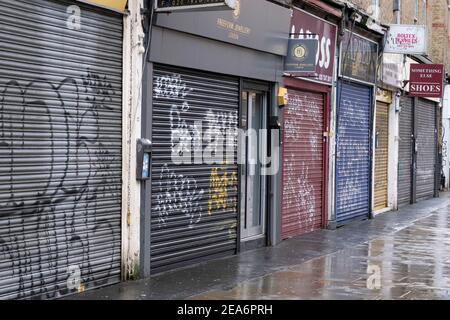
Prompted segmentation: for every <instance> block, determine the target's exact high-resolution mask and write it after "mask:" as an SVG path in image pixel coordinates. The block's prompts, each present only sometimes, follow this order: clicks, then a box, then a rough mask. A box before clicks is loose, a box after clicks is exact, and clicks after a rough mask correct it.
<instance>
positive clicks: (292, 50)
mask: <svg viewBox="0 0 450 320" xmlns="http://www.w3.org/2000/svg"><path fill="white" fill-rule="evenodd" d="M317 46H318V40H317V39H290V40H289V45H288V54H287V56H286V58H285V60H284V72H286V73H289V74H291V75H294V76H316V69H317V68H316V66H317V65H316V55H317Z"/></svg>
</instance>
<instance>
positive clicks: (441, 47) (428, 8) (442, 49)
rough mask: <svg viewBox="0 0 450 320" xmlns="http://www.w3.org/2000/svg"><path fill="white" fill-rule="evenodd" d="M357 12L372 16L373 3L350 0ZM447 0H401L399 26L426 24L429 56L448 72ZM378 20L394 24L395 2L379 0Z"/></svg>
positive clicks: (370, 0) (367, 0)
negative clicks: (357, 9) (360, 11)
mask: <svg viewBox="0 0 450 320" xmlns="http://www.w3.org/2000/svg"><path fill="white" fill-rule="evenodd" d="M348 2H351V3H353V4H354V5H356V6H357V7H358V8H359V9H361V10H362V11H364V12H366V13H369V14H370V13H371V6H372V5H373V4H374V3H375V1H373V0H350V1H348ZM449 2H450V1H449V0H428V1H424V0H418V1H417V0H402V1H401V3H402V7H401V23H402V24H418V25H427V29H428V55H429V56H430V58H431V59H432V60H433V62H434V63H443V64H445V65H446V70H447V71H450V54H449V52H448V51H449V50H450V28H449V25H450V15H449V10H448V5H449ZM379 3H380V8H379V21H380V22H381V23H383V24H391V23H395V22H396V19H395V15H394V12H393V8H394V0H379Z"/></svg>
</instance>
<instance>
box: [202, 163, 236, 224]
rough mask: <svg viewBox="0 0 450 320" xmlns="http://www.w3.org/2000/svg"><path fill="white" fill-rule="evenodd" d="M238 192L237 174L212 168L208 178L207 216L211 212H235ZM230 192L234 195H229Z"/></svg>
mask: <svg viewBox="0 0 450 320" xmlns="http://www.w3.org/2000/svg"><path fill="white" fill-rule="evenodd" d="M237 191H238V180H237V172H232V173H229V172H227V171H225V170H224V169H219V168H213V169H212V170H211V174H210V178H209V196H208V198H209V199H208V214H209V215H212V214H213V212H221V211H222V212H225V211H227V210H231V211H234V212H236V211H237V202H236V200H235V197H236V194H237ZM231 192H233V193H234V195H233V194H231Z"/></svg>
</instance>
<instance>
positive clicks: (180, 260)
mask: <svg viewBox="0 0 450 320" xmlns="http://www.w3.org/2000/svg"><path fill="white" fill-rule="evenodd" d="M153 82H154V88H153V116H152V122H153V129H152V135H153V137H152V142H153V155H152V181H151V185H152V199H151V200H152V201H151V206H152V207H151V214H152V217H151V248H150V249H151V254H150V256H151V264H150V267H151V271H152V272H153V273H156V272H160V271H164V270H167V269H171V268H175V267H178V266H182V265H187V264H191V263H193V262H196V261H202V260H205V259H209V258H213V257H218V256H224V255H230V254H233V253H235V252H236V247H237V221H238V220H237V219H238V211H237V208H238V181H237V177H238V168H237V137H236V135H235V134H236V132H237V131H236V130H237V128H238V110H239V81H238V79H236V78H228V77H224V76H219V75H215V74H208V73H200V72H194V71H187V70H182V69H175V68H169V67H163V66H156V67H155V71H154V76H153ZM199 121H200V122H199ZM211 130H212V131H211ZM202 132H203V136H204V137H208V136H210V135H212V134H213V133H214V132H219V133H226V132H231V133H232V134H231V135H228V136H227V139H226V144H227V145H228V147H229V148H231V150H232V154H233V156H232V157H231V159H230V161H228V163H223V164H222V165H217V164H212V165H208V164H205V163H204V162H203V161H202V159H201V157H200V158H198V157H197V158H195V159H194V157H191V156H190V155H191V153H190V152H192V154H194V153H195V152H197V153H196V154H198V151H200V155H201V151H202V146H201V145H199V142H201V133H202ZM207 140H209V139H206V140H205V139H203V142H204V143H203V144H204V147H203V149H205V148H206V146H207V145H210V144H209V143H208V142H207ZM219 144H220V143H219ZM222 145H223V144H222ZM211 148H214V147H211ZM224 148H225V147H224ZM172 155H177V156H184V157H188V159H189V160H190V161H191V162H192V163H190V164H189V163H184V164H180V163H174V162H173V161H172Z"/></svg>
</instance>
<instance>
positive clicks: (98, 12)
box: [0, 0, 124, 299]
mask: <svg viewBox="0 0 450 320" xmlns="http://www.w3.org/2000/svg"><path fill="white" fill-rule="evenodd" d="M123 5H124V4H123ZM0 7H1V9H2V14H1V15H0V24H1V26H2V32H1V33H0V43H1V46H2V49H1V51H0V299H29V298H33V299H40V298H42V299H49V298H57V297H61V296H65V295H68V294H71V293H77V292H82V291H84V290H88V289H92V288H99V287H102V286H105V285H108V284H113V283H117V282H119V281H120V279H121V193H122V192H121V190H122V185H121V178H122V161H121V159H122V48H123V40H122V39H123V37H122V36H123V15H122V14H120V13H117V12H113V11H110V10H107V9H104V8H98V7H94V6H91V5H87V4H84V3H80V2H78V1H62V0H61V1H60V0H39V1H9V0H0Z"/></svg>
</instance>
